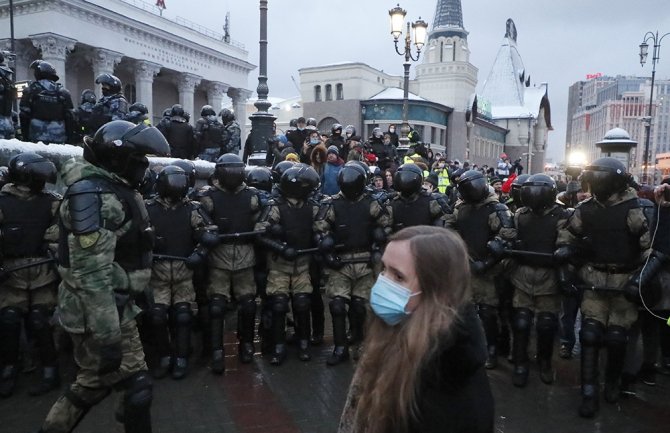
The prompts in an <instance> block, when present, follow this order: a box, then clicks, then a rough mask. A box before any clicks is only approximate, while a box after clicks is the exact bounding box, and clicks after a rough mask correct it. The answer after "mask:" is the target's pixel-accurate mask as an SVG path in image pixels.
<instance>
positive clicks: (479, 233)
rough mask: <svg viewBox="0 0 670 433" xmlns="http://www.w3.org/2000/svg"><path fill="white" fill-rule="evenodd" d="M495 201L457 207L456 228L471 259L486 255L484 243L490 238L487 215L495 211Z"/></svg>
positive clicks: (480, 258)
mask: <svg viewBox="0 0 670 433" xmlns="http://www.w3.org/2000/svg"><path fill="white" fill-rule="evenodd" d="M495 205H496V203H489V204H486V205H484V206H480V207H474V206H472V205H469V204H466V205H464V206H462V207H460V208H459V209H458V219H457V221H456V230H457V231H458V233H459V234H460V235H461V237H462V238H463V240H464V241H465V245H467V247H468V253H469V254H470V256H471V257H472V258H473V260H484V259H485V258H486V257H487V256H488V249H487V248H486V244H487V242H488V241H489V239H490V238H491V229H490V228H489V215H491V213H493V212H495Z"/></svg>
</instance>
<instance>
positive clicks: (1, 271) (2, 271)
mask: <svg viewBox="0 0 670 433" xmlns="http://www.w3.org/2000/svg"><path fill="white" fill-rule="evenodd" d="M55 261H56V259H55V258H53V257H49V258H47V259H41V260H36V261H34V262H30V263H24V264H22V265H17V266H12V267H11V268H2V267H0V280H2V279H4V278H6V277H7V276H9V274H11V273H12V272H16V271H20V270H21V269H28V268H32V267H34V266H39V265H46V264H47V263H54V262H55Z"/></svg>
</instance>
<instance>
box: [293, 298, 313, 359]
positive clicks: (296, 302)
mask: <svg viewBox="0 0 670 433" xmlns="http://www.w3.org/2000/svg"><path fill="white" fill-rule="evenodd" d="M311 303H312V300H311V294H309V293H295V294H294V295H293V317H294V318H295V325H296V327H295V329H296V337H297V338H296V340H297V343H298V359H300V360H301V361H309V360H310V359H312V355H311V354H310V353H309V333H310V322H311V320H310V315H311Z"/></svg>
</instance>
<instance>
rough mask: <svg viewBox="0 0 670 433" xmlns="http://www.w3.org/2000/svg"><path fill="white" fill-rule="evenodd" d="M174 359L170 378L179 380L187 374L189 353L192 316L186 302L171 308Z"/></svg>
mask: <svg viewBox="0 0 670 433" xmlns="http://www.w3.org/2000/svg"><path fill="white" fill-rule="evenodd" d="M173 317H174V325H175V326H174V337H175V338H174V346H175V359H174V363H173V365H172V378H173V379H176V380H179V379H183V378H184V377H186V374H187V373H188V356H189V354H190V351H191V328H192V326H193V314H192V313H191V306H190V305H189V304H188V303H187V302H180V303H178V304H175V306H174V307H173Z"/></svg>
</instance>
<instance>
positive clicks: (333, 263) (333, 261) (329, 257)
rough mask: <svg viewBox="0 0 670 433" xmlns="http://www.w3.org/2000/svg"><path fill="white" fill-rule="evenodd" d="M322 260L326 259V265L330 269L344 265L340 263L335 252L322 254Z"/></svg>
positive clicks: (340, 267)
mask: <svg viewBox="0 0 670 433" xmlns="http://www.w3.org/2000/svg"><path fill="white" fill-rule="evenodd" d="M324 260H325V261H326V266H328V267H329V268H331V269H335V270H337V269H342V267H343V266H344V265H343V264H342V261H341V260H340V257H339V256H336V255H335V254H326V255H325V256H324Z"/></svg>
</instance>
